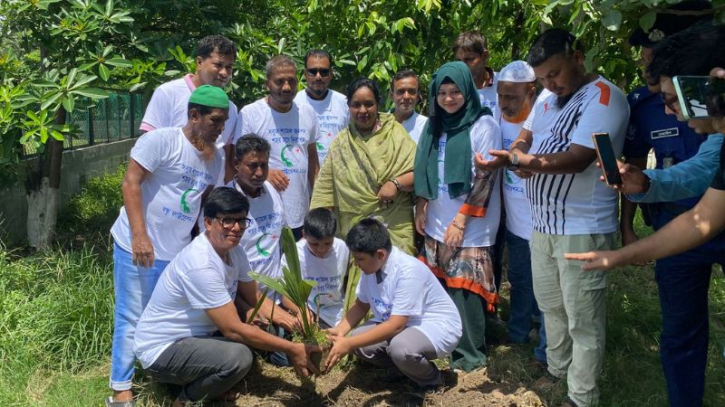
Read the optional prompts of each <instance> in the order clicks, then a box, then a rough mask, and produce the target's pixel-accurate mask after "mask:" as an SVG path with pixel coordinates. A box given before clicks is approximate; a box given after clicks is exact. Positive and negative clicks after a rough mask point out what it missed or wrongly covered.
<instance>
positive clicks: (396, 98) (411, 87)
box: [390, 69, 428, 144]
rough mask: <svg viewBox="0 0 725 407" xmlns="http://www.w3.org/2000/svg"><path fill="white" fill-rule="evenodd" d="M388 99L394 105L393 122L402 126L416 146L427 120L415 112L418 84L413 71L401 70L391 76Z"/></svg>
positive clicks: (418, 98) (418, 91)
mask: <svg viewBox="0 0 725 407" xmlns="http://www.w3.org/2000/svg"><path fill="white" fill-rule="evenodd" d="M390 97H391V98H392V99H393V104H394V105H395V108H394V110H393V115H394V116H395V120H397V121H398V123H400V124H402V125H403V127H404V128H405V131H407V132H408V134H410V137H411V138H412V139H413V141H415V144H418V140H419V139H420V133H421V132H422V131H423V127H425V124H426V123H427V122H428V118H427V117H425V116H423V115H422V114H419V113H418V112H416V111H415V105H417V104H418V101H419V100H420V83H419V82H418V75H416V73H415V71H414V70H412V69H403V70H402V71H398V72H397V73H396V74H395V76H393V80H392V81H390Z"/></svg>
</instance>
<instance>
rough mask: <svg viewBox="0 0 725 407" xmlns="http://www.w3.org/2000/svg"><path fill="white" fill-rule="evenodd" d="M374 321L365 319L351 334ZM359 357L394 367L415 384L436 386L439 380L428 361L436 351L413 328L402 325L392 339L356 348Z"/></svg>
mask: <svg viewBox="0 0 725 407" xmlns="http://www.w3.org/2000/svg"><path fill="white" fill-rule="evenodd" d="M376 325H377V323H375V322H372V321H368V322H366V323H365V324H363V325H362V326H360V327H358V328H356V329H354V330H353V331H352V332H351V336H355V335H360V334H362V333H364V332H367V331H369V330H371V329H373V328H374V327H375V326H376ZM355 354H356V355H357V356H358V357H360V359H362V360H364V361H366V362H369V363H371V364H373V365H375V366H379V367H396V368H398V370H400V372H401V373H403V374H404V375H405V376H407V377H408V378H409V379H411V380H413V381H414V382H416V383H417V384H418V385H419V386H437V385H440V384H441V383H443V379H442V378H441V372H440V371H439V370H438V368H437V367H436V366H435V365H434V364H433V362H431V360H433V359H437V358H438V355H437V354H436V350H435V348H434V347H433V344H432V343H431V342H430V340H429V339H428V337H427V336H425V334H424V333H423V332H421V331H419V330H417V329H415V328H405V329H404V330H403V331H402V332H401V333H399V334H397V335H395V336H394V337H393V338H392V339H390V340H387V341H383V342H378V343H376V344H373V345H369V346H365V347H362V348H358V349H357V350H356V351H355Z"/></svg>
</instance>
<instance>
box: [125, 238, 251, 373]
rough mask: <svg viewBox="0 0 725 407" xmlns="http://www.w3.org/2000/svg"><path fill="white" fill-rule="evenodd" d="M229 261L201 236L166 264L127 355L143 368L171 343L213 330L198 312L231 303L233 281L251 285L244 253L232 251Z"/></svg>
mask: <svg viewBox="0 0 725 407" xmlns="http://www.w3.org/2000/svg"><path fill="white" fill-rule="evenodd" d="M229 258H230V263H231V264H225V263H224V261H223V260H222V259H221V257H219V255H218V254H217V252H216V251H215V250H214V247H212V245H211V243H209V239H207V237H206V234H201V235H199V236H197V237H196V238H195V239H194V241H192V242H191V244H189V245H188V246H186V247H185V248H184V249H183V250H182V251H181V252H180V253H179V254H178V255H177V256H176V257H174V259H173V260H172V261H171V263H169V265H168V266H167V267H166V269H165V270H164V272H163V273H162V274H161V277H160V278H159V282H158V284H156V288H155V289H154V293H153V294H152V295H151V299H150V300H149V303H148V305H147V306H146V309H145V310H144V312H143V314H142V315H141V319H140V320H139V322H138V325H137V326H136V334H135V336H134V345H133V351H134V353H135V354H136V357H137V358H138V360H140V361H141V365H142V366H143V367H144V368H148V367H149V366H151V365H153V363H154V362H155V361H156V359H158V357H159V356H160V355H161V353H163V351H164V350H166V348H168V347H169V345H171V344H172V343H174V342H175V341H177V340H179V339H183V338H189V337H192V336H196V337H204V336H211V335H212V334H213V333H214V332H216V331H217V330H218V328H217V326H216V325H214V323H213V322H212V320H211V319H209V317H208V316H207V315H206V312H204V310H208V309H213V308H218V307H221V306H222V305H226V304H227V303H229V302H232V301H234V298H235V297H236V295H237V281H241V282H249V281H252V279H250V278H249V276H248V273H249V262H248V261H247V256H246V255H245V253H244V250H242V249H241V248H240V247H238V246H237V247H235V248H233V249H232V250H230V251H229Z"/></svg>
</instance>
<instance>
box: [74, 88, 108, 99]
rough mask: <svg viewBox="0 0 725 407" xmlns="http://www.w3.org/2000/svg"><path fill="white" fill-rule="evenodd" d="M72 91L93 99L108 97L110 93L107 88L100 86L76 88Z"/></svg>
mask: <svg viewBox="0 0 725 407" xmlns="http://www.w3.org/2000/svg"><path fill="white" fill-rule="evenodd" d="M71 93H74V94H76V95H81V96H85V97H88V98H91V99H104V98H107V97H108V93H107V92H106V91H105V90H103V89H98V88H83V89H75V90H73V91H71Z"/></svg>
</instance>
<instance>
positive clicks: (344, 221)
mask: <svg viewBox="0 0 725 407" xmlns="http://www.w3.org/2000/svg"><path fill="white" fill-rule="evenodd" d="M380 102H381V99H380V91H379V90H378V85H377V84H376V83H375V82H373V81H372V80H370V79H366V78H359V79H357V80H355V81H354V82H353V83H352V84H350V85H349V86H348V88H347V103H348V107H349V110H350V123H349V124H348V126H347V128H345V129H344V130H342V131H341V132H340V133H339V134H338V135H337V137H336V138H335V140H334V141H333V142H332V144H331V145H330V150H329V153H328V155H327V159H326V160H325V163H324V164H323V166H322V169H321V170H320V174H319V178H318V179H317V182H316V183H315V189H314V191H313V193H312V203H311V204H310V207H311V208H320V207H323V208H330V209H332V210H333V211H334V213H335V217H336V218H337V220H338V225H339V230H338V233H339V237H341V238H344V237H345V236H347V232H348V231H349V230H350V228H352V227H353V226H355V224H357V223H358V222H359V221H360V220H361V219H364V218H367V217H376V218H378V219H379V220H380V221H381V222H382V223H384V224H385V225H386V227H387V228H388V231H389V232H390V238H391V240H392V243H393V245H394V246H396V247H398V248H400V249H402V250H404V251H406V252H408V253H409V254H413V253H414V250H415V249H414V246H413V196H412V194H411V191H412V190H413V160H414V157H415V143H414V142H413V140H412V139H411V138H410V136H408V133H407V132H406V131H405V129H404V128H403V126H401V125H400V123H398V122H397V121H396V120H395V117H394V116H393V115H392V114H389V113H380V112H378V107H379V105H380Z"/></svg>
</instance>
